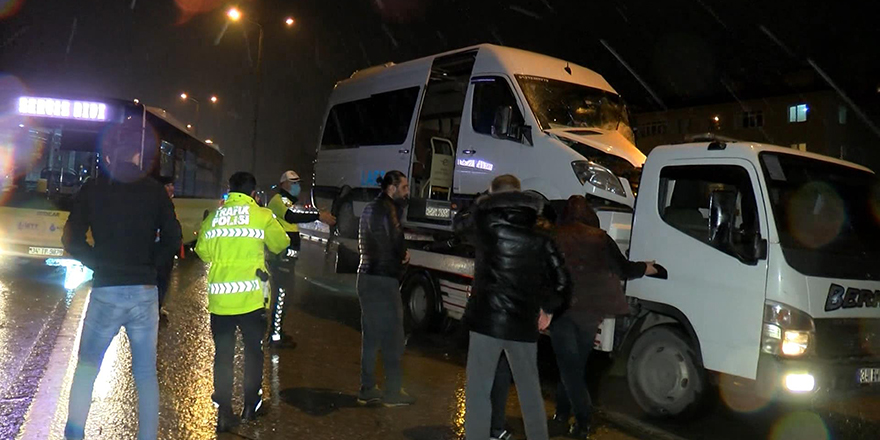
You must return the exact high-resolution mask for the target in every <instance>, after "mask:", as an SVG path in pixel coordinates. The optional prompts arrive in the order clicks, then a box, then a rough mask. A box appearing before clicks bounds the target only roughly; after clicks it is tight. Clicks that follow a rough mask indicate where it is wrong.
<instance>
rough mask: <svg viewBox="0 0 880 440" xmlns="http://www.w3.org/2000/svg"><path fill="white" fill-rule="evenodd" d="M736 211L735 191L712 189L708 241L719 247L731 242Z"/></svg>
mask: <svg viewBox="0 0 880 440" xmlns="http://www.w3.org/2000/svg"><path fill="white" fill-rule="evenodd" d="M734 212H736V192H734V191H728V190H717V191H712V196H711V197H710V199H709V243H710V244H712V245H713V246H715V247H717V248H719V249H727V248H729V247H730V244H731V232H733V215H734Z"/></svg>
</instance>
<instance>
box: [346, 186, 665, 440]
mask: <svg viewBox="0 0 880 440" xmlns="http://www.w3.org/2000/svg"><path fill="white" fill-rule="evenodd" d="M378 183H379V184H380V187H381V189H382V193H381V194H380V195H379V197H378V198H377V199H376V200H375V201H373V202H372V203H370V204H369V205H367V207H366V208H365V210H364V213H363V215H362V216H361V219H360V230H359V250H360V254H361V265H360V268H359V270H358V297H359V298H360V302H361V311H362V312H361V313H362V331H363V342H362V344H363V345H362V360H361V365H362V379H361V389H360V392H359V393H358V402H360V403H362V404H369V403H373V402H379V401H382V402H383V403H385V404H386V406H397V405H405V404H412V403H414V402H415V399H414V398H413V397H412V396H409V395H408V394H406V393H405V391H403V390H402V388H401V380H400V376H401V372H400V358H401V356H402V355H403V311H402V304H401V298H400V294H399V287H400V285H399V280H400V278H401V276H402V274H403V273H404V271H405V269H406V268H405V266H406V264H407V263H408V262H409V253H408V252H407V250H406V246H405V243H404V234H403V226H402V225H401V221H400V219H401V217H402V215H403V208H404V206H405V205H406V199H407V197H408V194H409V183H408V182H407V179H406V176H405V175H404V174H403V173H402V172H400V171H390V172H388V173H386V174H385V176H384V177H383V178H381V179H379V182H378ZM546 208H547V207H545V206H544V200H543V199H542V198H541V197H540V196H538V195H536V194H532V193H528V192H523V191H522V189H521V186H520V182H519V179H517V178H516V177H515V176H512V175H502V176H499V177H497V178H495V179H494V180H493V181H492V184H491V187H490V188H489V192H488V194H486V195H483V196H481V197H479V198H478V199H477V200H475V202H474V203H473V204H472V205H471V206H470V208H469V209H467V210H465V211H463V212H462V213H460V214H459V215H458V216H457V217H456V218H455V221H454V228H455V231H456V233H457V235H458V236H459V237H461V238H464V239H465V240H466V241H467V242H469V243H471V244H472V245H473V246H474V248H475V251H476V258H475V259H474V261H475V263H474V281H473V285H472V292H471V296H470V298H469V300H468V304H467V307H466V310H465V325H466V326H467V329H468V332H469V349H468V360H467V387H466V403H465V405H466V411H465V435H466V436H467V438H468V440H485V439H499V440H502V439H508V438H510V433H509V432H508V431H507V430H506V429H505V426H504V407H505V404H506V402H507V395H508V390H509V387H510V384H511V382H514V383H515V384H516V387H517V394H518V396H519V401H520V407H521V409H522V413H523V421H524V424H525V430H526V436H527V437H528V438H529V439H530V440H543V439H547V438H548V428H547V427H548V423H547V420H545V416H544V414H545V409H544V399H543V397H542V394H541V385H540V380H539V376H538V362H537V353H538V348H537V341H538V338H539V335H540V333H541V332H546V333H548V334H549V335H550V339H551V341H552V344H553V348H554V352H555V353H556V358H557V365H558V366H559V370H560V377H561V381H560V383H559V386H558V389H557V393H556V414H555V416H554V417H553V421H555V422H558V423H565V424H568V422H569V420H570V419H571V418H572V416H573V417H574V420H575V421H574V423H573V424H571V426H570V427H568V434H569V435H570V436H571V437H573V438H587V437H588V436H589V434H590V427H591V413H592V407H591V399H590V395H589V391H588V390H587V385H586V382H585V379H584V378H585V369H586V366H587V360H588V357H589V354H590V352H591V351H592V349H593V343H594V340H595V336H596V332H597V331H598V327H599V324H600V323H601V321H602V320H603V319H604V318H606V317H612V316H616V315H625V314H627V313H628V312H629V306H628V304H627V302H626V299H625V297H624V294H623V290H622V288H621V280H623V279H632V278H637V277H641V276H644V275H653V274H656V273H657V269H656V268H655V267H654V263H653V262H631V261H629V260H627V258H626V257H625V256H624V255H623V254H622V253H621V251H620V249H619V248H618V246H617V244H616V243H615V242H614V240H612V239H611V237H610V236H608V234H607V233H606V232H605V231H603V230H602V229H600V227H599V218H598V216H597V215H596V213H595V212H594V211H593V209H592V208H591V207H590V205H589V203H588V201H587V199H586V198H585V197H583V196H572V197H571V198H569V200H568V202H567V204H566V206H565V209H564V212H563V215H562V218H561V220H560V221H559V222H558V225H557V224H555V223H556V222H554V221H553V220H552V219H550V218H548V217H549V215H548V213H549V210H548V209H546ZM380 348H381V351H382V355H383V356H382V358H383V362H384V367H385V371H386V381H385V384H386V390H385V392H384V393H383V392H381V391H379V389H378V388H377V387H376V380H375V377H374V373H373V371H374V368H375V363H376V353H377V351H378V350H379V349H380ZM383 399H384V400H383Z"/></svg>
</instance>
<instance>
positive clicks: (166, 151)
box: [159, 141, 174, 176]
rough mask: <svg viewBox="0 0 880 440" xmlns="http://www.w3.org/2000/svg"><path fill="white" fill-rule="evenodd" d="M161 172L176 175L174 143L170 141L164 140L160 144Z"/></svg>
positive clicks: (165, 174) (166, 174)
mask: <svg viewBox="0 0 880 440" xmlns="http://www.w3.org/2000/svg"><path fill="white" fill-rule="evenodd" d="M159 148H160V150H161V154H160V155H159V174H160V175H162V176H173V175H174V145H173V144H172V143H170V142H168V141H162V144H161V145H160V146H159Z"/></svg>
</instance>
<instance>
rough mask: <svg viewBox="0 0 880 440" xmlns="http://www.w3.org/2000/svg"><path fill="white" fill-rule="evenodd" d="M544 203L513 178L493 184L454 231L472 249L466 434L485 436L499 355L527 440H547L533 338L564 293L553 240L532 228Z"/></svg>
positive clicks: (564, 274)
mask: <svg viewBox="0 0 880 440" xmlns="http://www.w3.org/2000/svg"><path fill="white" fill-rule="evenodd" d="M542 209H543V200H542V199H541V198H540V197H538V196H536V195H531V194H528V193H523V192H521V191H520V184H519V180H518V179H517V178H516V177H514V176H511V175H504V176H499V177H497V178H495V180H493V181H492V187H491V190H490V194H489V195H488V196H485V197H482V198H480V199H478V200H477V202H476V206H474V207H473V209H472V210H471V215H467V216H463V217H462V218H461V221H460V222H458V223H457V224H456V230H457V231H458V232H460V233H462V234H465V235H469V238H470V241H471V242H472V243H473V244H474V246H475V248H476V259H475V266H474V284H473V292H472V294H471V297H470V299H469V301H468V305H467V310H466V312H465V323H466V324H467V326H468V329H469V331H470V348H469V350H468V364H467V377H468V379H467V390H466V395H467V397H466V412H465V434H466V436H467V438H468V439H486V438H489V435H490V418H491V413H492V405H491V402H490V393H491V390H492V384H493V378H494V376H495V372H496V370H497V368H498V361H499V358H500V356H501V353H502V352H504V354H505V355H506V357H507V361H508V363H509V364H510V368H511V370H512V372H513V377H514V382H515V383H516V387H517V392H518V394H519V398H520V402H521V408H522V413H523V421H524V423H525V428H526V435H527V437H528V438H529V440H546V439H547V438H548V433H547V422H546V420H545V415H544V414H545V413H544V399H543V397H542V395H541V385H540V381H539V377H538V363H537V354H538V347H537V341H538V334H539V330H543V329H545V328H546V327H547V326H549V324H550V321H551V320H552V316H553V313H554V312H555V311H556V310H557V309H558V308H560V307H561V306H562V305H563V304H565V302H566V300H567V297H568V295H569V290H570V282H569V277H568V274H567V272H566V270H565V267H564V262H563V260H562V256H561V254H560V253H559V251H558V250H557V248H556V245H555V244H554V242H553V239H552V238H551V237H550V236H549V235H546V234H545V233H543V232H541V231H539V230H538V229H537V228H536V227H535V224H536V221H537V218H538V215H539V213H540V212H541V211H542Z"/></svg>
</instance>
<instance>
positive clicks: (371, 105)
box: [321, 87, 419, 150]
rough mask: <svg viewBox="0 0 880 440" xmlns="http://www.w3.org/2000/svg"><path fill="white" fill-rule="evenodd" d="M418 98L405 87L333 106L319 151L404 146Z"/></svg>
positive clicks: (414, 90) (416, 92)
mask: <svg viewBox="0 0 880 440" xmlns="http://www.w3.org/2000/svg"><path fill="white" fill-rule="evenodd" d="M418 97H419V88H418V87H409V88H406V89H400V90H395V91H392V92H385V93H378V94H375V95H373V96H370V97H369V98H366V99H359V100H357V101H350V102H343V103H340V104H336V105H334V106H333V108H331V109H330V113H329V114H328V115H327V121H326V122H325V123H324V127H325V128H324V136H323V137H322V139H321V149H322V150H340V149H347V148H357V147H360V146H365V147H366V146H371V145H400V144H402V143H404V141H406V137H407V134H408V133H409V126H410V123H411V122H412V117H413V113H414V111H415V107H416V100H417V99H418Z"/></svg>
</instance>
